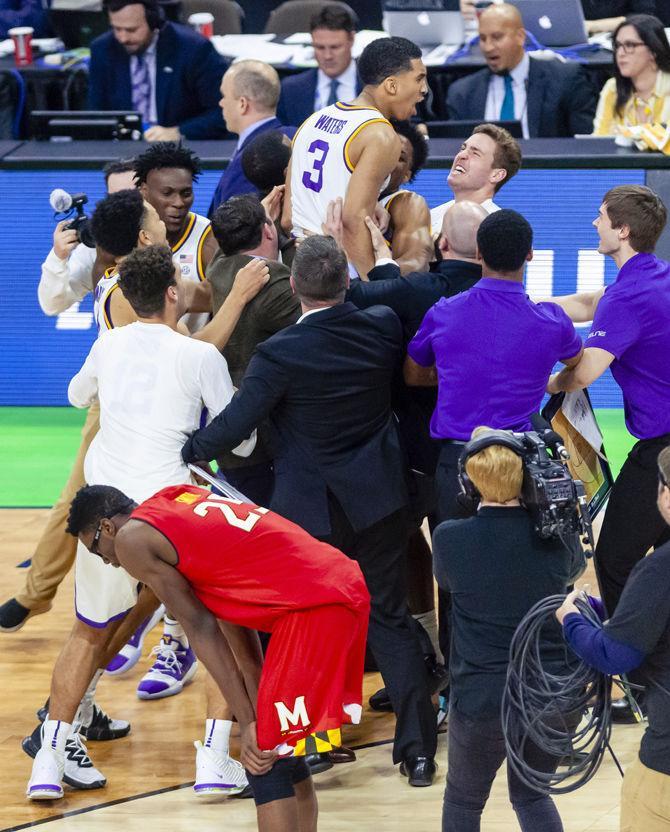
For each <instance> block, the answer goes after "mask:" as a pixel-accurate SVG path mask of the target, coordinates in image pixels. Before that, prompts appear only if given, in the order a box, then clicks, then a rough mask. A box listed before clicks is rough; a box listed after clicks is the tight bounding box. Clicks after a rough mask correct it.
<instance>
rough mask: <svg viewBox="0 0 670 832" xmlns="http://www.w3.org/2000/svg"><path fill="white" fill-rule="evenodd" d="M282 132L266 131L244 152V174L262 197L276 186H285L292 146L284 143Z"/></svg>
mask: <svg viewBox="0 0 670 832" xmlns="http://www.w3.org/2000/svg"><path fill="white" fill-rule="evenodd" d="M284 138H285V136H284V134H283V133H282V132H281V130H266V131H265V132H264V133H261V134H260V136H256V138H255V139H254V140H253V141H251V142H249V144H248V145H247V146H246V147H245V148H244V150H243V151H242V172H243V173H244V175H245V176H246V177H247V179H248V180H249V182H251V184H252V185H253V186H254V188H256V189H257V190H258V191H259V193H260V195H261V197H264V196H266V195H267V194H269V193H270V191H271V190H272V189H273V188H274V186H275V185H283V184H284V181H285V179H286V168H287V166H288V163H289V161H290V159H291V145H290V144H288V145H287V144H286V143H285V142H284Z"/></svg>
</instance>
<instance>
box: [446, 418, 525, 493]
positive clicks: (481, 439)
mask: <svg viewBox="0 0 670 832" xmlns="http://www.w3.org/2000/svg"><path fill="white" fill-rule="evenodd" d="M492 445H502V446H503V447H504V448H509V450H510V451H514V453H515V454H516V455H517V456H520V457H521V459H522V460H523V458H524V456H525V455H526V453H527V448H526V446H525V445H524V444H523V442H522V441H521V439H518V438H517V437H516V436H515V435H514V434H513V433H511V432H510V431H507V430H490V431H487V432H486V433H485V434H482V436H477V437H476V438H475V439H471V440H470V442H468V443H467V444H466V446H465V447H464V448H463V451H462V453H461V455H460V457H459V460H458V482H459V485H460V486H461V491H462V493H463V495H464V497H466V498H467V499H468V500H470V501H471V503H472V506H473V508H474V507H476V505H477V502H478V501H479V496H480V495H479V491H477V488H476V487H475V484H474V483H473V482H472V480H471V479H470V477H469V476H468V472H467V471H466V470H465V465H466V463H467V461H468V460H469V459H470V457H471V456H474V455H475V454H478V453H479V452H480V451H483V450H484V449H485V448H490V447H491V446H492Z"/></svg>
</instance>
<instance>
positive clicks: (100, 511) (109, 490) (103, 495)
mask: <svg viewBox="0 0 670 832" xmlns="http://www.w3.org/2000/svg"><path fill="white" fill-rule="evenodd" d="M136 505H137V504H136V503H135V501H134V500H131V499H130V497H127V496H126V495H125V494H124V493H123V491H119V489H118V488H113V487H112V486H111V485H85V486H84V487H83V488H80V489H79V491H77V493H76V494H75V495H74V500H72V503H71V504H70V514H69V515H68V518H67V527H66V529H65V531H66V532H67V533H68V534H71V535H73V536H74V537H78V536H79V535H80V534H81V533H82V532H87V531H89V530H90V529H94V528H95V527H96V526H97V525H98V523H99V522H100V521H101V520H102V518H103V517H114V515H115V514H130V512H131V511H132V510H133V509H134V508H135V506H136Z"/></svg>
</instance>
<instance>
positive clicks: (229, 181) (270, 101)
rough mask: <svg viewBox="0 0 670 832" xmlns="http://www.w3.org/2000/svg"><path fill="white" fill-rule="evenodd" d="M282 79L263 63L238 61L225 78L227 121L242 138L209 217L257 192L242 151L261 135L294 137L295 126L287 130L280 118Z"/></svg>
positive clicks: (223, 92) (221, 103)
mask: <svg viewBox="0 0 670 832" xmlns="http://www.w3.org/2000/svg"><path fill="white" fill-rule="evenodd" d="M278 100H279V76H278V75H277V71H276V70H275V69H273V68H272V67H271V66H269V64H265V63H263V62H262V61H253V60H247V61H238V62H237V63H235V64H233V65H232V66H231V67H230V69H229V70H228V71H227V72H226V74H225V75H224V76H223V80H222V82H221V100H220V101H219V106H220V107H221V110H222V111H223V120H224V121H225V123H226V127H227V128H228V130H229V131H230V132H231V133H236V134H237V136H238V137H239V138H238V140H237V147H236V148H235V153H234V155H233V158H232V159H231V160H230V162H229V164H228V167H227V168H226V169H225V170H224V172H223V173H222V174H221V179H220V180H219V184H218V185H217V186H216V190H215V191H214V196H213V197H212V201H211V203H210V206H209V211H208V216H209V217H210V219H211V217H212V215H213V213H214V211H215V210H216V209H217V208H218V207H219V205H221V204H222V203H223V202H226V200H228V199H230V197H231V196H237V195H238V194H249V193H253V192H254V190H255V188H254V186H253V185H252V184H251V182H249V180H248V179H247V177H246V176H245V175H244V172H243V170H242V151H243V150H244V148H245V147H246V146H247V145H248V144H250V143H251V142H252V141H253V139H255V138H256V137H257V136H258V135H259V134H260V133H263V132H265V131H267V130H281V132H282V133H286V135H287V136H293V134H294V133H295V127H283V126H282V123H281V121H279V119H278V118H277V101H278Z"/></svg>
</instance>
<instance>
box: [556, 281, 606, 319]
mask: <svg viewBox="0 0 670 832" xmlns="http://www.w3.org/2000/svg"><path fill="white" fill-rule="evenodd" d="M604 292H605V287H604V286H603V287H602V288H601V289H596V290H595V291H594V292H578V293H577V294H575V295H562V296H559V297H556V298H546V300H548V301H550V302H551V303H555V304H557V305H558V306H560V307H561V308H562V309H563V310H564V311H565V312H566V313H567V315H568V317H569V318H570V320H571V321H572V322H573V323H576V324H583V323H587V322H588V321H592V320H593V318H594V316H595V314H596V308H597V306H598V302H599V301H600V298H601V297H602V296H603V293H604Z"/></svg>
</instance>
